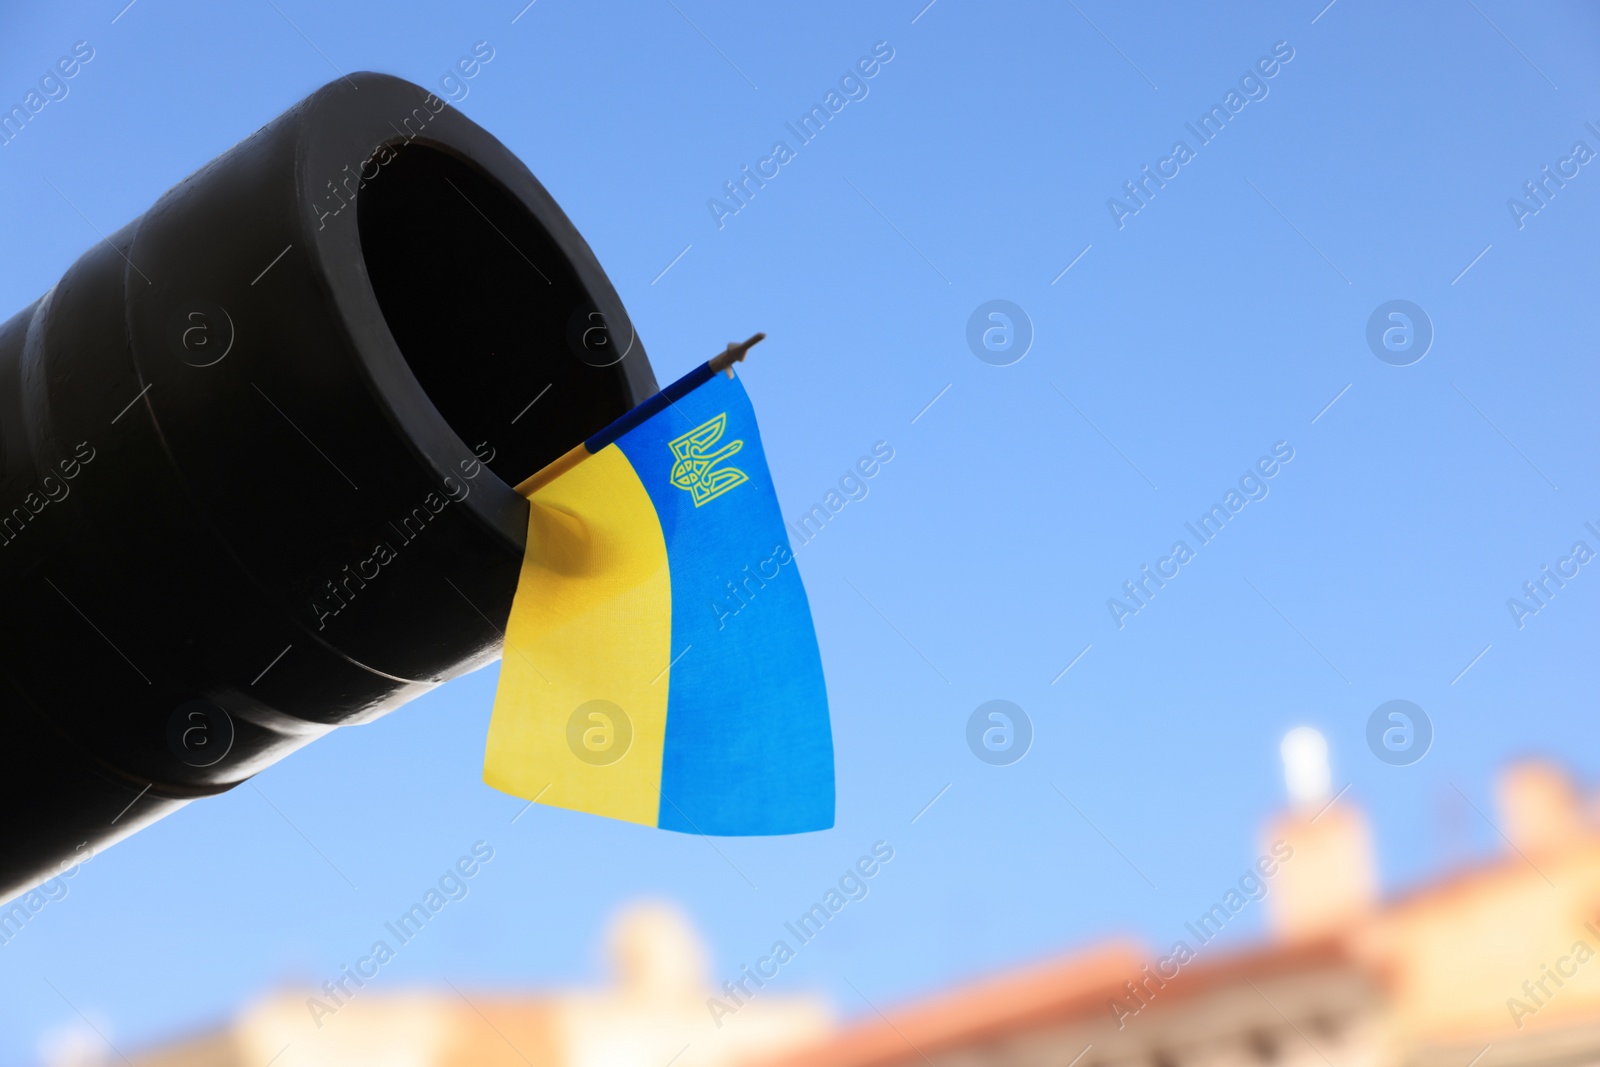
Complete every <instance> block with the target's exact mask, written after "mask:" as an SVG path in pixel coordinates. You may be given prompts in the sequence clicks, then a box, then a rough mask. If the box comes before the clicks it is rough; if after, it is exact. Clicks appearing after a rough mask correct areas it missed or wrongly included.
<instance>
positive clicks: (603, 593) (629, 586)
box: [483, 334, 833, 835]
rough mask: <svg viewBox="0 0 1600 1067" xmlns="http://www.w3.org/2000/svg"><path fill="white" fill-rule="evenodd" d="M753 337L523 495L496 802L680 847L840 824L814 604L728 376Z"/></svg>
mask: <svg viewBox="0 0 1600 1067" xmlns="http://www.w3.org/2000/svg"><path fill="white" fill-rule="evenodd" d="M761 337H762V335H760V334H757V335H756V336H755V337H753V338H751V339H750V340H749V341H747V342H745V343H744V344H743V345H729V346H728V350H727V351H726V352H724V353H723V354H722V355H720V356H718V357H717V358H716V359H713V360H711V361H710V362H709V363H705V364H702V365H701V366H700V367H699V368H697V369H696V370H695V371H693V372H691V373H690V374H688V375H687V376H685V377H684V378H682V379H680V380H679V381H677V382H675V383H673V384H672V385H671V386H668V387H667V388H666V389H665V390H663V391H662V392H660V393H658V394H656V395H655V396H654V397H652V398H650V399H649V400H647V401H645V402H644V403H643V404H641V405H639V406H638V407H636V408H634V409H633V410H632V411H630V412H628V413H627V414H626V415H624V416H622V417H621V418H620V419H618V420H617V421H616V422H614V423H612V424H611V425H610V426H608V427H607V428H606V429H604V430H602V431H601V432H600V433H598V434H596V435H595V436H593V437H591V438H589V439H588V440H587V441H585V442H584V443H583V444H581V445H579V446H578V447H577V448H574V449H573V450H572V451H571V452H569V453H568V454H567V455H565V456H563V457H562V458H561V459H559V460H557V461H556V462H555V463H553V464H551V465H550V466H549V467H547V468H545V469H544V470H543V471H540V472H539V473H538V474H536V475H534V476H533V477H532V478H529V479H528V480H527V481H525V482H523V483H522V484H521V485H519V486H518V487H517V490H518V492H521V493H522V494H523V495H524V496H527V497H528V499H529V504H530V507H529V512H528V544H527V550H526V556H525V557H524V559H523V563H522V575H521V578H520V580H519V583H518V585H517V592H516V597H515V599H514V601H513V603H512V607H511V618H510V621H509V622H508V623H507V626H506V640H505V650H504V653H503V656H502V659H501V666H500V686H499V690H498V692H497V693H496V694H495V704H494V713H493V716H492V718H491V720H490V724H489V740H488V744H487V747H486V750H485V753H484V761H483V780H484V781H485V782H486V783H488V784H489V785H491V786H493V787H494V788H496V789H500V790H503V791H505V792H507V793H511V794H513V795H516V796H519V797H524V798H526V799H529V800H537V801H539V802H540V803H543V804H550V805H554V806H556V807H562V808H571V809H574V810H577V811H586V812H592V813H594V814H596V815H604V816H607V817H609V818H613V819H624V820H627V821H629V822H637V823H643V824H644V825H646V826H659V827H661V828H662V829H667V830H679V831H683V832H686V833H702V834H719V835H750V834H791V833H800V832H803V831H807V830H824V829H827V828H828V827H830V826H832V825H833V737H832V732H831V730H830V727H829V722H828V696H827V690H826V688H825V686H824V683H823V677H822V659H821V656H820V654H819V653H818V651H817V638H816V633H815V631H814V630H813V628H812V624H811V609H810V605H809V604H808V603H807V600H806V592H805V587H804V586H803V585H802V584H801V582H800V574H799V571H798V570H797V569H796V566H795V562H794V557H793V555H792V553H791V551H790V547H789V539H788V535H787V533H786V531H785V527H784V522H783V518H782V515H781V513H780V512H779V510H778V501H777V496H776V494H775V493H774V491H773V487H772V476H771V474H770V473H769V472H768V470H767V461H766V456H765V454H764V453H763V451H762V448H761V436H760V434H759V432H758V431H757V429H756V419H755V412H754V411H753V410H752V408H751V406H750V399H749V397H748V396H746V394H745V391H744V387H743V385H741V384H740V382H739V380H738V379H737V378H735V377H734V375H733V369H732V367H733V363H734V362H735V361H737V360H740V359H743V358H744V353H745V351H746V350H747V349H748V348H749V347H750V345H752V344H754V343H755V342H756V341H758V340H760V339H761ZM719 371H726V372H727V377H726V378H724V377H723V376H722V375H721V374H719V373H718V372H719Z"/></svg>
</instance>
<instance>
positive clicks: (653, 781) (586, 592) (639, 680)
mask: <svg viewBox="0 0 1600 1067" xmlns="http://www.w3.org/2000/svg"><path fill="white" fill-rule="evenodd" d="M671 641H672V587H671V578H670V574H669V571H668V569H667V547H666V543H665V541H664V540H663V538H662V534H661V525H660V523H659V521H658V520H657V518H656V511H655V507H654V506H653V505H652V504H651V502H650V497H649V495H648V494H647V493H646V492H645V489H644V486H643V485H641V484H640V482H639V478H638V476H637V475H636V474H635V473H634V470H633V467H632V466H631V465H630V464H629V462H628V459H627V457H626V456H624V455H623V454H622V452H621V450H620V449H618V448H617V446H616V445H608V446H607V447H605V448H603V449H601V450H600V452H598V453H596V454H595V455H594V456H593V457H592V458H591V459H588V460H586V461H584V462H583V463H580V464H578V465H577V466H576V467H574V468H572V469H571V470H569V471H567V472H566V473H564V474H562V475H561V476H560V477H559V478H557V479H556V480H555V481H553V482H551V483H550V484H548V485H546V486H544V487H542V488H540V489H539V490H537V491H536V492H535V493H534V494H533V497H532V498H531V501H530V506H529V508H528V547H527V551H526V552H525V554H524V556H523V560H522V574H521V578H520V580H519V581H518V583H517V592H516V597H515V599H514V600H513V602H512V605H511V618H510V620H509V621H508V622H507V624H506V641H505V651H504V653H503V654H502V657H501V662H500V687H499V690H498V691H497V692H496V694H495V702H494V714H493V716H492V717H491V719H490V722H489V741H488V745H487V748H486V751H485V755H484V763H483V780H484V782H485V783H487V784H488V785H491V786H493V787H494V788H496V789H500V790H503V791H504V792H507V793H511V794H513V795H515V796H520V797H525V798H527V799H529V800H532V799H533V798H535V797H538V799H539V802H540V803H542V804H550V805H554V806H556V807H561V808H571V809H574V810H577V811H586V812H592V813H593V814H596V815H604V816H607V817H609V818H613V819H624V820H627V821H629V822H637V823H643V824H645V825H646V826H655V825H656V819H657V815H658V812H659V810H660V807H661V793H660V787H661V751H662V746H663V744H664V742H665V738H666V728H667V690H668V686H669V681H670V679H669V675H668V673H667V672H666V669H665V668H666V667H667V664H668V663H669V661H670V660H671ZM580 709H581V710H580ZM615 709H620V711H621V715H620V717H619V716H618V715H617V713H616V710H615ZM575 713H577V717H576V720H575V719H574V715H575ZM630 735H631V736H630ZM619 752H620V755H619Z"/></svg>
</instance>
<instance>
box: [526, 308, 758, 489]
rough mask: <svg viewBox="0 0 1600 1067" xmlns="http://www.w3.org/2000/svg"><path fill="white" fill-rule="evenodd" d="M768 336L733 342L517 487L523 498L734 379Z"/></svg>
mask: <svg viewBox="0 0 1600 1067" xmlns="http://www.w3.org/2000/svg"><path fill="white" fill-rule="evenodd" d="M766 336H767V335H766V334H764V333H755V334H752V335H750V337H749V338H748V339H747V340H744V341H739V342H733V341H729V342H728V347H727V348H725V349H723V350H722V351H721V352H720V353H718V354H717V355H715V356H712V357H711V359H709V360H708V361H706V362H705V363H702V364H700V366H698V367H696V368H695V369H694V370H692V371H690V372H689V373H688V374H685V375H684V376H683V377H682V378H679V379H678V380H677V381H675V382H673V383H672V384H671V385H669V386H667V387H666V388H665V389H663V390H661V391H660V392H659V393H656V394H655V395H654V396H652V397H650V398H649V399H647V400H645V401H644V402H643V403H641V404H640V405H639V406H638V407H635V408H634V409H632V410H631V411H629V412H627V413H626V414H625V415H623V416H621V417H620V418H618V419H617V420H616V421H615V422H613V423H611V425H609V426H607V427H606V428H605V429H603V430H601V431H600V432H599V433H597V434H595V435H594V436H593V437H591V438H589V439H588V440H586V441H581V442H579V443H578V444H576V445H574V446H573V447H572V448H570V449H568V450H567V451H566V452H564V453H562V454H561V456H560V457H559V458H557V459H556V460H555V461H554V462H552V463H550V464H548V465H546V466H545V467H543V468H541V469H540V470H539V471H538V472H537V473H535V474H531V475H529V476H528V477H527V478H524V479H523V480H522V481H521V482H519V483H517V486H516V490H517V492H518V493H521V494H522V495H523V496H532V495H533V494H534V493H535V492H536V491H537V490H539V489H542V488H543V487H545V486H546V485H549V484H550V483H551V482H553V481H555V480H556V478H558V477H560V476H561V475H563V474H565V473H566V472H567V471H569V470H571V469H572V468H573V467H576V466H577V465H578V464H579V463H582V462H583V461H584V460H586V459H588V458H589V457H590V456H592V455H594V454H595V453H596V452H598V451H600V449H602V448H604V447H605V446H606V445H608V444H610V443H611V442H612V441H615V440H616V439H617V438H618V437H621V436H622V435H623V434H625V433H627V432H628V431H629V430H631V429H633V428H634V427H635V426H637V425H639V423H641V422H643V421H644V420H645V419H648V418H649V417H650V416H652V415H654V414H655V413H656V412H657V411H660V410H661V409H662V408H664V407H666V406H667V405H668V404H670V403H672V402H673V401H675V400H677V399H678V398H679V397H681V396H684V395H685V394H687V393H689V392H691V391H693V390H694V389H697V388H699V387H700V386H702V385H704V384H705V383H706V382H708V381H710V380H711V379H712V378H714V377H716V375H717V372H718V371H722V372H724V373H726V374H727V375H728V377H729V378H732V377H733V365H734V364H735V363H742V362H743V361H744V357H745V356H746V355H748V354H749V352H750V349H751V348H753V347H755V346H756V345H758V344H760V343H761V342H762V341H763V340H765V339H766Z"/></svg>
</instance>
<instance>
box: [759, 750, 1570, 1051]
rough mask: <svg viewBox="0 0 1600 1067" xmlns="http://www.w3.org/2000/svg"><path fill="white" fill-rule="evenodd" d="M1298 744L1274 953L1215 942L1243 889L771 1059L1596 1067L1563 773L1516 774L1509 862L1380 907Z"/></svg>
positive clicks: (1368, 868) (1279, 826)
mask: <svg viewBox="0 0 1600 1067" xmlns="http://www.w3.org/2000/svg"><path fill="white" fill-rule="evenodd" d="M1291 736H1292V735H1291ZM1302 740H1303V738H1302ZM1316 740H1317V741H1318V742H1320V738H1317V739H1316ZM1293 747H1294V746H1293V745H1291V744H1290V743H1289V742H1288V739H1286V744H1285V759H1286V763H1288V764H1289V767H1288V771H1289V784H1290V793H1291V796H1292V797H1294V798H1295V799H1296V800H1297V801H1298V803H1296V804H1295V806H1294V807H1293V808H1292V810H1291V811H1289V812H1288V813H1287V814H1285V815H1283V816H1281V817H1280V818H1278V819H1275V820H1273V821H1272V822H1271V823H1270V824H1269V825H1268V826H1267V827H1266V828H1265V833H1264V835H1263V840H1262V845H1261V853H1260V854H1261V856H1263V857H1268V858H1273V860H1274V862H1272V863H1270V864H1266V865H1264V866H1270V867H1271V868H1272V869H1273V870H1272V874H1271V875H1270V876H1262V877H1260V879H1259V881H1260V888H1261V890H1262V891H1264V893H1265V896H1264V897H1263V898H1261V900H1262V904H1264V905H1265V906H1266V907H1267V909H1268V911H1269V913H1270V916H1271V920H1272V931H1273V936H1272V939H1271V940H1270V941H1269V942H1268V943H1266V944H1264V945H1261V946H1259V947H1257V948H1253V949H1250V950H1248V951H1243V952H1239V951H1233V952H1227V953H1224V952H1221V951H1218V950H1209V949H1208V946H1207V943H1206V940H1205V938H1206V937H1207V935H1212V936H1214V928H1216V927H1220V925H1221V924H1222V923H1225V922H1226V921H1227V916H1228V915H1229V914H1230V909H1229V903H1230V901H1229V899H1228V896H1227V894H1228V891H1229V890H1231V889H1237V888H1239V887H1219V889H1221V890H1222V892H1221V893H1219V896H1218V900H1217V902H1215V903H1213V902H1197V907H1196V909H1195V910H1196V918H1195V919H1194V920H1193V921H1191V922H1189V923H1186V924H1185V925H1184V927H1183V928H1182V930H1181V931H1180V934H1181V936H1180V938H1179V942H1180V943H1182V944H1183V945H1184V946H1185V947H1186V948H1187V949H1188V950H1189V951H1188V952H1180V951H1178V945H1177V944H1175V945H1173V946H1171V947H1170V948H1168V949H1166V950H1164V951H1162V952H1159V953H1156V954H1154V955H1152V954H1149V953H1144V952H1140V951H1137V950H1135V949H1134V948H1132V947H1129V946H1118V945H1111V946H1107V947H1103V948H1098V949H1094V950H1091V951H1085V952H1078V953H1073V954H1070V955H1067V956H1065V957H1063V958H1061V959H1059V960H1056V961H1054V962H1049V963H1044V964H1041V965H1038V966H1033V967H1028V968H1024V969H1020V970H1017V971H1014V972H1011V973H1008V974H1001V975H997V976H995V977H993V978H992V979H990V980H987V981H981V982H976V983H973V984H971V985H968V986H964V987H960V988H957V989H954V990H952V991H949V992H947V993H943V994H940V995H936V996H933V997H930V998H929V999H927V1000H925V1001H922V1002H920V1003H913V1004H910V1005H905V1006H902V1007H900V1008H897V1009H890V1010H888V1011H886V1012H885V1014H884V1015H883V1016H882V1017H878V1016H876V1015H874V1016H872V1017H870V1018H869V1019H868V1020H867V1021H865V1022H864V1023H862V1024H860V1025H856V1026H852V1027H849V1028H847V1029H845V1030H844V1031H842V1032H840V1033H837V1034H835V1035H833V1036H832V1037H830V1038H828V1039H826V1040H825V1041H822V1042H819V1043H817V1044H815V1045H813V1046H811V1047H809V1048H806V1049H801V1050H797V1051H794V1052H790V1053H784V1054H779V1055H774V1056H771V1057H768V1058H767V1059H765V1060H762V1061H760V1062H761V1064H762V1067H930V1065H936V1067H978V1065H984V1067H1024V1065H1028V1067H1032V1065H1050V1067H1069V1065H1076V1067H1511V1065H1518V1067H1566V1065H1571V1067H1587V1065H1589V1064H1596V1063H1600V958H1597V953H1600V832H1597V826H1596V819H1595V818H1594V814H1593V812H1592V811H1591V810H1590V809H1588V808H1586V806H1585V805H1584V804H1583V803H1581V802H1580V799H1579V797H1578V795H1577V792H1576V791H1575V790H1574V788H1573V787H1572V784H1571V783H1570V782H1569V781H1568V779H1567V777H1566V776H1565V774H1563V772H1562V771H1561V770H1560V769H1559V768H1556V767H1553V766H1550V765H1547V764H1521V765H1517V766H1514V767H1512V768H1511V769H1510V770H1508V771H1507V772H1506V773H1505V774H1504V775H1503V776H1502V778H1501V781H1500V783H1499V806H1498V810H1497V812H1495V813H1487V812H1486V813H1484V815H1485V817H1487V818H1489V819H1490V820H1491V821H1492V822H1493V823H1494V825H1495V827H1496V829H1497V830H1498V831H1499V833H1500V834H1501V836H1502V837H1503V839H1504V841H1505V849H1504V852H1503V853H1502V855H1500V856H1499V857H1498V858H1497V859H1495V860H1494V861H1493V862H1490V863H1487V864H1484V865H1482V866H1479V867H1477V868H1475V869H1470V870H1465V871H1462V872H1459V873H1456V874H1453V875H1451V876H1449V877H1447V878H1444V879H1443V880H1441V881H1438V882H1435V883H1433V884H1430V885H1426V886H1424V887H1422V888H1420V889H1417V890H1415V891H1413V892H1410V893H1408V894H1405V895H1403V896H1401V897H1399V898H1397V899H1392V900H1380V899H1379V898H1378V895H1377V891H1376V884H1377V882H1376V878H1375V875H1374V863H1373V855H1372V846H1371V841H1370V837H1369V834H1368V829H1367V823H1366V820H1365V818H1364V817H1363V816H1362V814H1361V813H1360V811H1359V810H1358V809H1357V808H1356V806H1355V805H1354V804H1352V803H1350V801H1349V800H1348V798H1346V797H1332V796H1328V795H1327V775H1326V769H1325V762H1324V763H1323V764H1322V765H1321V766H1318V765H1317V761H1316V759H1309V760H1307V759H1303V758H1299V757H1304V756H1305V753H1304V752H1303V751H1302V752H1299V753H1295V752H1292V751H1291V749H1293ZM1313 747H1314V746H1313ZM1325 752H1326V749H1325V746H1324V747H1323V756H1324V759H1325ZM1276 843H1282V844H1281V845H1279V847H1278V850H1277V856H1275V855H1274V845H1275V844H1276ZM1285 846H1286V847H1285ZM1287 849H1292V855H1291V856H1290V857H1289V858H1287V859H1280V858H1278V857H1281V854H1282V853H1283V852H1284V851H1286V850H1287ZM1250 888H1251V889H1255V888H1256V886H1255V885H1254V883H1252V885H1251V886H1250ZM1251 896H1252V894H1250V893H1248V892H1244V891H1242V890H1241V891H1240V893H1239V894H1238V895H1237V897H1236V900H1238V901H1241V902H1242V901H1248V900H1250V899H1251ZM1255 906H1260V905H1255ZM1185 959H1186V962H1184V961H1185Z"/></svg>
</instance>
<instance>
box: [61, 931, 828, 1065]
mask: <svg viewBox="0 0 1600 1067" xmlns="http://www.w3.org/2000/svg"><path fill="white" fill-rule="evenodd" d="M609 948H610V957H611V965H612V974H613V981H612V983H611V985H610V986H608V987H605V988H601V989H595V990H582V991H577V990H574V991H561V992H555V993H551V994H548V995H530V994H520V995H508V994H505V993H496V994H488V993H479V992H477V991H474V990H470V989H462V990H456V989H453V988H447V989H445V990H444V991H443V992H442V993H441V992H428V993H415V994H410V995H396V994H392V993H381V992H377V991H373V992H365V991H363V992H362V993H361V995H359V996H357V997H354V998H352V999H350V1000H349V1001H348V1002H346V1003H345V1004H343V1005H342V1006H341V1007H340V1008H339V1010H338V1012H337V1015H336V1016H335V1017H334V1018H331V1019H323V1020H322V1021H323V1023H324V1025H323V1026H321V1027H315V1026H313V1025H311V1023H310V1021H309V1017H308V1014H307V1009H306V1002H307V998H308V997H311V996H324V995H323V994H321V993H319V992H318V991H317V990H307V989H287V990H284V991H282V992H281V993H279V994H276V995H273V996H271V997H268V998H266V999H264V1000H262V1001H260V1002H259V1003H256V1004H254V1005H252V1006H250V1007H249V1008H247V1009H246V1010H245V1011H244V1012H243V1013H241V1014H240V1016H239V1017H238V1018H237V1019H236V1020H235V1021H234V1022H232V1023H231V1024H229V1025H227V1026H225V1027H222V1028H220V1029H218V1030H216V1031H214V1032H211V1033H207V1034H201V1035H198V1036H196V1037H193V1038H190V1039H188V1040H186V1041H180V1042H178V1043H175V1044H173V1045H170V1046H167V1047H164V1048H161V1049H155V1050H150V1051H148V1052H146V1053H145V1054H143V1055H135V1056H133V1057H132V1059H131V1064H132V1065H133V1067H269V1065H270V1067H530V1065H531V1067H626V1065H632V1064H640V1065H644V1064H648V1065H650V1067H668V1065H669V1064H670V1065H671V1067H733V1065H734V1064H738V1063H742V1062H745V1061H747V1060H749V1059H751V1058H754V1057H756V1056H757V1055H769V1054H771V1053H773V1052H774V1051H777V1050H784V1049H789V1048H793V1047H795V1046H797V1045H799V1044H802V1043H805V1042H808V1041H811V1042H814V1041H816V1040H817V1039H819V1038H821V1037H823V1036H824V1035H826V1034H827V1033H829V1032H830V1031H831V1029H832V1023H831V1017H830V1015H829V1012H828V1010H827V1008H826V1006H825V1005H824V1004H823V1003H822V1002H820V1001H818V1000H814V999H807V998H795V997H789V998H784V997H779V996H773V997H770V998H763V1000H762V1002H761V1003H759V1004H749V1005H746V1006H745V1008H744V1009H743V1010H741V1011H740V1012H739V1013H738V1014H737V1016H736V1017H734V1018H730V1019H725V1020H723V1025H722V1026H721V1027H720V1028H719V1027H717V1026H715V1025H714V1024H713V1023H712V1021H711V1019H710V1017H709V1015H708V1014H707V1012H706V998H707V997H709V996H711V995H712V990H711V988H710V986H709V983H708V982H707V980H706V974H705V966H706V961H705V950H704V947H703V946H702V944H701V942H700V939H699V938H698V936H697V935H696V934H695V932H694V931H693V930H692V929H691V928H690V926H689V924H688V922H687V921H686V920H685V919H684V918H683V916H682V915H681V914H680V913H679V912H678V911H677V910H676V909H673V908H671V907H668V906H665V905H660V904H642V905H636V906H634V907H632V908H630V909H628V910H627V911H625V912H623V913H622V914H621V915H620V916H619V917H618V919H617V921H616V922H615V923H614V924H613V926H612V931H611V936H610V945H609ZM101 1047H102V1048H103V1046H101ZM124 1062H125V1061H122V1060H121V1059H119V1058H117V1057H115V1056H113V1057H110V1058H108V1059H101V1058H99V1057H98V1056H96V1057H95V1058H93V1059H88V1058H85V1057H82V1056H74V1055H73V1054H71V1053H68V1054H67V1056H66V1057H63V1058H62V1059H60V1060H58V1061H57V1062H56V1063H55V1064H53V1065H52V1067H89V1065H90V1064H93V1065H94V1067H101V1065H103V1064H104V1065H109V1064H112V1063H118V1064H120V1063H124Z"/></svg>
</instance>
